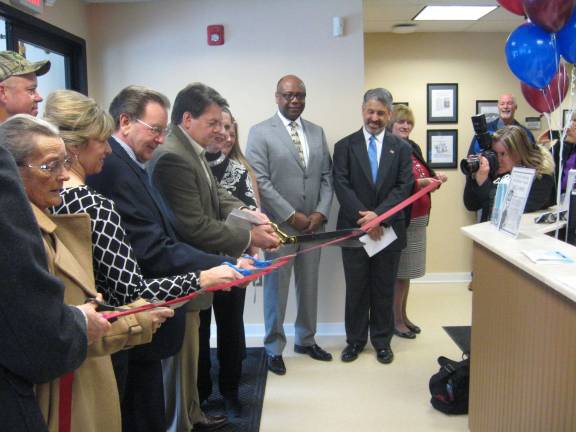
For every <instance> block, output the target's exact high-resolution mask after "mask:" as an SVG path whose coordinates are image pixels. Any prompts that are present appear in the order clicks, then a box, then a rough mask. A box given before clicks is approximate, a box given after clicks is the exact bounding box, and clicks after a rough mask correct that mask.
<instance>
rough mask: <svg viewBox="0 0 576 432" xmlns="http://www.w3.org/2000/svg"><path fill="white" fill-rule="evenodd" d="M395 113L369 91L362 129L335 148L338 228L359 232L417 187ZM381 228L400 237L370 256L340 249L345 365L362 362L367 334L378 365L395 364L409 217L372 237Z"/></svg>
mask: <svg viewBox="0 0 576 432" xmlns="http://www.w3.org/2000/svg"><path fill="white" fill-rule="evenodd" d="M391 111H392V95H391V94H390V92H389V91H388V90H385V89H383V88H377V89H372V90H368V91H367V92H366V93H365V94H364V103H363V104H362V116H363V118H364V127H363V128H362V129H360V130H359V131H357V132H355V133H353V134H351V135H349V136H347V137H346V138H343V139H342V140H340V141H339V142H337V143H336V145H335V146H334V190H335V191H336V196H337V197H338V201H339V202H340V212H339V213H338V223H337V228H338V229H344V228H358V227H359V226H362V225H364V224H366V223H368V222H370V221H372V220H374V219H375V218H376V217H378V216H379V215H381V214H383V213H385V212H386V211H388V210H390V209H391V208H392V207H394V206H395V205H396V204H398V203H400V202H402V201H403V200H405V199H406V198H408V197H409V196H410V193H411V191H412V186H413V183H414V177H413V175H412V159H411V154H412V150H411V148H410V146H409V145H408V143H406V142H405V141H404V140H402V139H400V138H398V137H396V136H394V135H392V134H391V133H386V131H385V127H386V124H387V123H388V120H389V119H390V113H391ZM383 227H392V228H393V229H394V232H395V233H396V235H397V237H398V238H397V239H396V240H395V241H394V242H392V243H391V244H390V245H388V246H387V247H386V248H384V249H383V250H381V251H380V252H378V253H377V254H375V255H373V256H372V257H369V256H368V254H367V253H366V251H365V250H364V249H363V248H362V249H355V248H342V260H343V263H344V275H345V277H346V308H345V317H344V321H345V326H346V342H347V346H346V348H345V349H344V351H343V352H342V357H341V358H342V361H344V362H350V361H353V360H355V359H356V358H357V357H358V354H359V353H360V351H362V350H363V349H364V346H365V345H366V342H367V340H368V330H370V341H371V342H372V345H373V346H374V349H375V350H376V356H377V359H378V361H380V362H381V363H390V362H392V360H393V359H394V354H393V352H392V349H391V348H390V340H391V339H392V334H393V332H394V317H393V311H392V304H393V298H394V283H395V281H396V273H397V271H398V263H399V260H400V252H401V251H402V249H403V248H404V247H405V246H406V221H405V212H404V211H399V212H397V213H396V214H394V215H393V216H391V217H389V218H388V219H386V220H385V221H383V223H382V224H380V225H377V226H375V227H374V228H372V229H371V230H370V231H369V232H368V234H369V236H370V238H371V239H373V240H378V239H380V238H381V236H382V235H383Z"/></svg>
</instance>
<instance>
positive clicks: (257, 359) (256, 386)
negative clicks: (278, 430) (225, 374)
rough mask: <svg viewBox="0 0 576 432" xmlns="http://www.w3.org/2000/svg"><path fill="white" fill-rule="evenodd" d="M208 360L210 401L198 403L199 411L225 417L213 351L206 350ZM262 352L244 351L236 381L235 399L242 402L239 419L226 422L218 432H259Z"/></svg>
mask: <svg viewBox="0 0 576 432" xmlns="http://www.w3.org/2000/svg"><path fill="white" fill-rule="evenodd" d="M210 356H211V360H212V370H211V373H212V383H213V390H212V395H211V396H210V398H209V399H208V400H207V401H206V402H204V403H203V404H202V410H203V411H204V413H206V414H209V415H216V414H225V409H224V400H223V398H222V395H221V394H220V392H219V391H218V384H217V383H218V377H217V375H216V374H217V372H218V360H217V359H216V349H214V348H213V349H211V350H210ZM267 376H268V369H267V367H266V352H265V351H264V348H246V359H245V360H244V363H243V365H242V378H241V380H240V391H239V398H240V402H241V403H242V417H239V418H230V417H229V421H230V423H229V424H228V425H226V426H225V427H222V428H221V429H218V431H219V432H232V431H234V432H258V431H259V430H260V417H261V416H262V403H263V401H264V390H265V389H266V377H267Z"/></svg>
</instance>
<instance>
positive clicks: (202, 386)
mask: <svg viewBox="0 0 576 432" xmlns="http://www.w3.org/2000/svg"><path fill="white" fill-rule="evenodd" d="M245 297H246V290H245V289H244V288H237V287H234V288H232V291H230V292H223V291H218V292H215V293H214V301H213V303H212V308H213V309H214V316H215V318H216V326H217V329H218V336H217V343H218V351H217V352H218V356H217V357H218V363H219V371H218V388H219V390H220V394H222V396H224V397H227V398H230V397H237V396H238V387H239V386H240V377H241V376H242V361H243V360H244V358H246V336H245V334H244V300H245ZM211 321H212V309H206V310H203V311H201V312H200V355H199V358H198V393H199V395H200V401H203V400H205V399H208V397H209V396H210V395H211V394H212V378H211V377H210V368H211V366H212V364H211V361H210V324H211Z"/></svg>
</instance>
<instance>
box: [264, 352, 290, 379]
mask: <svg viewBox="0 0 576 432" xmlns="http://www.w3.org/2000/svg"><path fill="white" fill-rule="evenodd" d="M266 363H267V364H268V370H269V371H270V372H274V373H275V374H276V375H285V374H286V365H285V364H284V360H282V356H281V355H276V356H271V355H269V356H268V360H267V362H266Z"/></svg>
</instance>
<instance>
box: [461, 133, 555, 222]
mask: <svg viewBox="0 0 576 432" xmlns="http://www.w3.org/2000/svg"><path fill="white" fill-rule="evenodd" d="M492 150H493V151H494V152H495V153H496V156H497V159H498V170H497V172H496V178H489V173H490V164H489V162H488V159H486V158H485V157H484V156H481V157H480V167H479V168H478V171H476V172H475V173H473V174H472V175H469V176H467V177H466V186H465V188H464V205H465V206H466V208H467V209H468V210H471V211H476V210H480V209H482V218H481V221H482V222H484V221H487V220H488V219H489V218H490V213H491V211H492V205H493V203H494V196H495V194H496V187H497V184H498V182H499V181H500V179H501V178H502V177H504V176H506V175H508V174H510V172H511V171H512V169H513V168H514V167H516V166H517V167H526V168H534V169H535V170H536V177H535V178H534V182H533V183H532V187H531V188H530V194H529V195H528V201H527V202H526V207H525V209H524V211H525V212H532V211H536V210H540V209H544V208H547V207H550V206H551V205H553V204H554V202H555V197H554V186H555V185H554V183H555V182H554V169H555V168H554V160H553V158H552V155H551V154H550V152H549V151H548V150H547V149H546V148H544V147H543V146H541V145H539V144H533V143H532V142H531V141H530V139H529V138H528V135H526V132H524V130H523V129H522V128H520V127H519V126H506V127H503V128H502V129H499V130H498V131H496V133H494V135H493V136H492Z"/></svg>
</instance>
